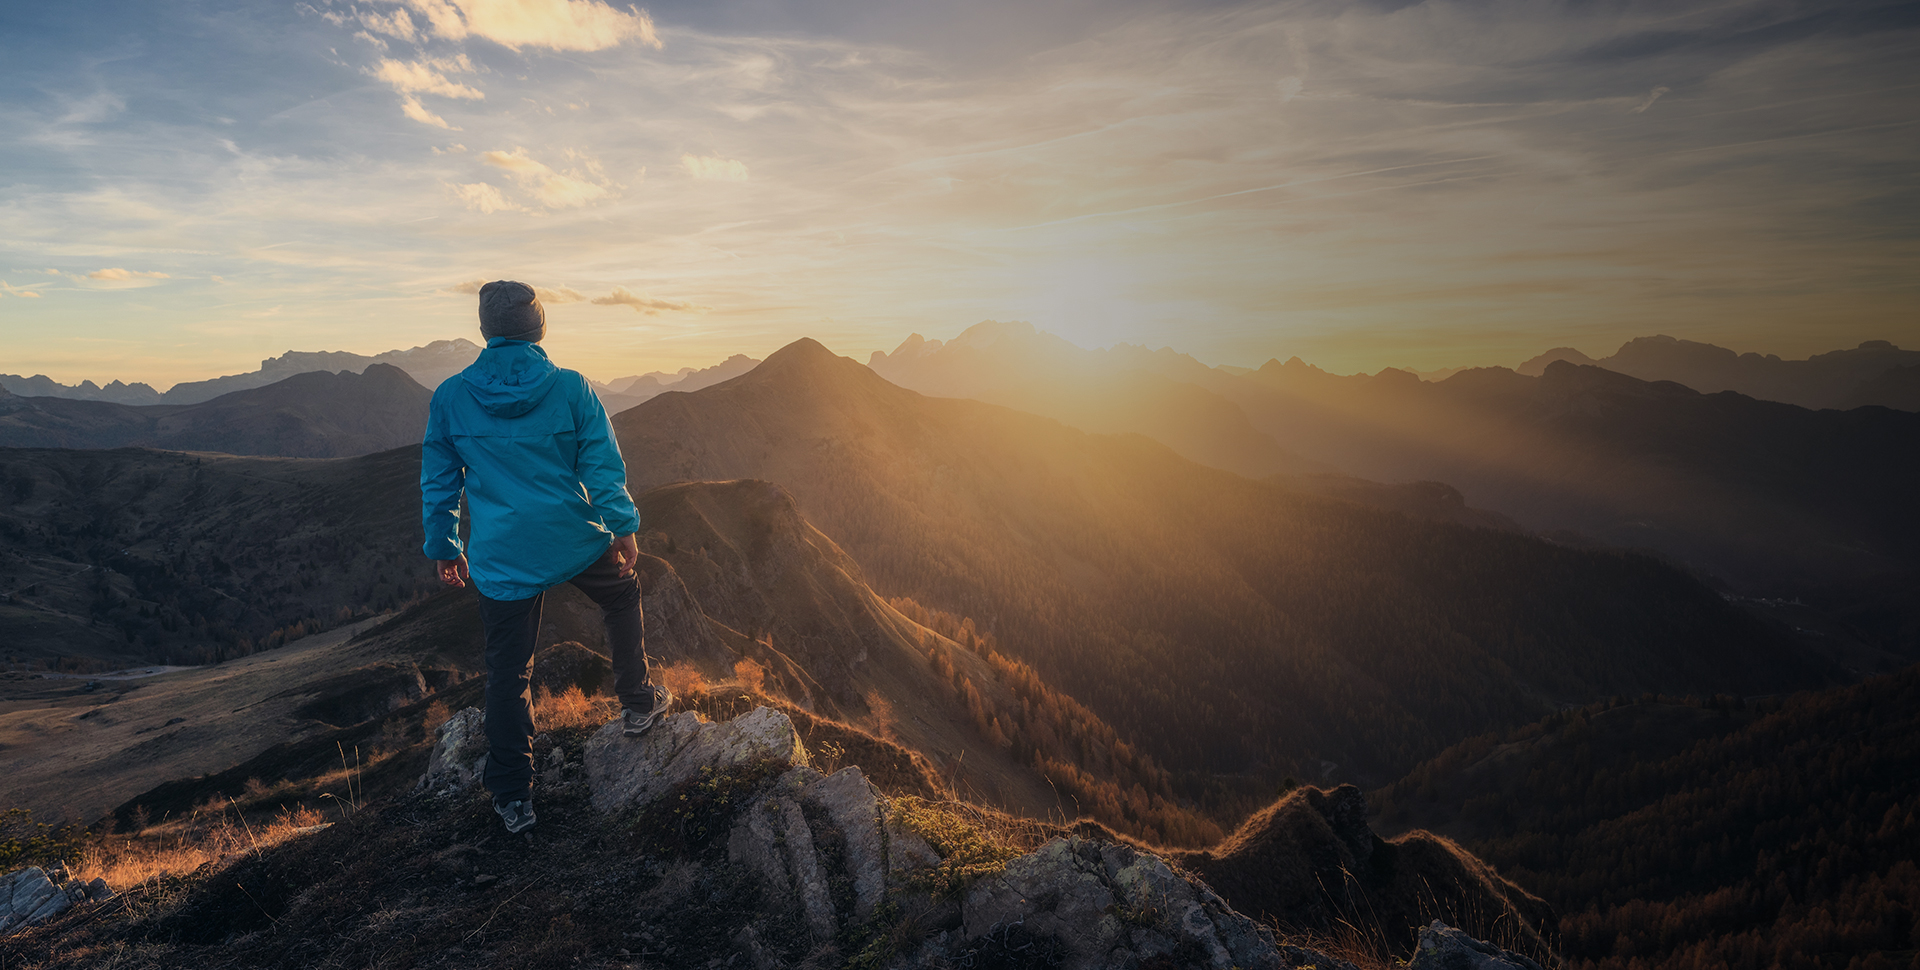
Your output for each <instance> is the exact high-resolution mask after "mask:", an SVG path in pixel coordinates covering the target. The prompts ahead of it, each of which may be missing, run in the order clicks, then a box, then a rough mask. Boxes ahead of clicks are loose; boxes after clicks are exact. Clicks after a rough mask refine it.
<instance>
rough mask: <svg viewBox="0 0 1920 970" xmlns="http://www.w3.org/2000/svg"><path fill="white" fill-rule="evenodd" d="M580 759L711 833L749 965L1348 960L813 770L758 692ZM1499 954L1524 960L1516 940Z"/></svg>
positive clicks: (460, 789) (463, 737)
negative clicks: (715, 714) (730, 712)
mask: <svg viewBox="0 0 1920 970" xmlns="http://www.w3.org/2000/svg"><path fill="white" fill-rule="evenodd" d="M478 720H479V712H478V711H473V710H469V711H464V712H461V713H460V714H457V715H455V716H454V717H453V718H452V719H450V720H449V721H448V722H447V724H446V725H445V726H444V727H443V728H442V729H441V735H440V743H439V746H438V747H437V748H436V750H435V752H434V755H433V758H432V762H431V766H430V767H429V770H428V773H427V775H426V776H425V777H424V778H423V779H422V787H423V788H426V789H429V790H433V791H437V792H439V793H440V794H441V795H442V796H443V797H469V798H470V797H473V796H472V794H471V788H472V786H473V785H474V784H475V782H476V777H475V776H476V774H477V772H476V771H475V768H477V766H478V765H477V762H478V760H479V759H480V758H483V757H484V752H485V739H484V738H483V737H481V736H480V735H479V732H478V730H477V727H478ZM581 760H582V763H583V769H584V774H585V778H586V782H587V785H588V787H589V788H590V790H591V802H592V805H593V807H594V808H595V809H596V810H598V811H599V812H601V813H603V814H604V815H605V816H606V817H608V818H609V819H618V818H638V819H639V820H640V821H641V822H642V823H647V822H652V823H654V824H661V823H668V824H679V825H680V826H682V827H683V828H684V827H685V826H687V825H689V824H697V825H701V826H711V827H713V828H714V829H715V830H716V831H715V834H714V835H713V842H714V844H715V845H716V846H719V845H724V855H723V856H722V855H718V854H716V856H715V859H716V861H718V860H720V859H724V864H725V866H727V867H730V868H731V869H732V870H734V875H735V876H736V877H737V878H742V879H745V880H747V881H748V882H749V883H751V884H752V885H753V886H754V887H755V888H756V891H757V893H758V895H759V897H760V899H761V900H762V902H763V907H762V908H761V909H760V911H759V912H757V913H740V914H736V920H737V924H738V925H736V926H731V927H728V928H727V934H728V935H729V937H730V939H731V940H732V941H733V945H734V947H735V948H736V949H737V951H738V953H740V954H744V955H745V956H746V957H747V958H748V960H749V963H750V965H751V966H753V967H756V968H771V967H781V966H787V965H791V964H798V963H802V962H811V963H815V964H819V963H821V962H823V961H824V962H826V963H829V964H832V963H835V962H845V963H849V964H851V965H860V966H874V967H881V966H884V967H901V968H907V967H913V968H923V967H924V968H933V967H950V966H1019V967H1026V966H1032V967H1041V966H1047V967H1069V968H1106V967H1115V968H1118V967H1207V968H1219V970H1226V968H1229V967H1239V968H1248V970H1252V968H1264V970H1275V968H1280V967H1300V966H1308V965H1313V966H1319V967H1327V968H1348V970H1351V968H1350V965H1348V964H1346V963H1344V962H1343V961H1340V960H1337V959H1334V958H1333V957H1330V956H1328V955H1327V954H1324V953H1320V952H1317V951H1313V950H1309V949H1305V948H1301V947H1296V946H1291V945H1286V944H1284V943H1283V942H1281V941H1279V940H1277V939H1276V938H1275V936H1274V933H1273V930H1272V929H1271V928H1270V927H1269V926H1267V925H1264V924H1262V923H1259V922H1256V921H1254V920H1252V919H1250V918H1248V917H1247V916H1245V915H1243V914H1241V913H1240V912H1238V911H1236V910H1235V909H1233V907H1232V906H1230V905H1229V904H1228V903H1227V901H1226V900H1225V899H1223V898H1222V897H1221V896H1220V895H1219V894H1217V893H1216V892H1214V891H1213V889H1212V888H1210V887H1209V886H1208V885H1207V884H1206V883H1204V882H1202V881H1200V879H1198V878H1196V877H1195V876H1193V875H1191V874H1189V873H1187V872H1183V871H1181V870H1179V869H1176V868H1175V867H1174V866H1173V865H1170V864H1169V862H1168V861H1167V860H1166V859H1164V858H1162V857H1160V856H1158V855H1155V854H1153V853H1151V852H1147V851H1142V850H1141V849H1139V848H1136V847H1134V846H1130V845H1125V844H1120V843H1117V842H1113V841H1109V840H1104V839H1096V838H1083V837H1079V836H1073V835H1069V836H1065V837H1059V838H1053V839H1050V840H1048V841H1046V842H1045V843H1044V844H1042V845H1040V846H1039V847H1038V848H1037V849H1034V850H1033V851H1030V852H1026V853H1024V854H1018V853H1016V852H1013V851H1006V852H1001V853H995V852H993V851H991V850H987V851H984V852H983V851H982V848H981V844H980V841H979V833H978V832H975V831H968V830H967V829H968V827H967V825H966V824H965V822H964V820H956V819H955V818H954V817H952V816H951V815H950V814H947V813H946V812H945V811H944V810H942V809H941V808H939V807H938V806H932V805H929V804H928V803H925V802H921V801H919V800H917V799H893V798H889V797H888V796H886V795H885V794H884V793H882V792H880V791H879V790H878V789H876V788H875V787H874V786H873V785H872V784H871V783H869V782H868V780H867V779H866V777H865V776H864V775H863V774H862V772H861V770H860V769H859V768H858V767H852V766H849V767H845V768H841V769H840V770H838V771H836V772H834V773H832V774H822V773H820V772H819V771H817V770H815V769H814V768H813V767H812V765H811V764H810V763H809V758H808V754H807V751H806V747H805V745H803V744H802V743H801V740H800V738H799V736H798V735H797V734H796V733H795V731H794V728H793V724H792V722H791V721H790V720H788V718H787V717H786V716H785V715H783V714H780V713H778V712H776V711H773V710H770V709H768V708H765V707H761V708H756V709H754V710H753V711H751V712H749V713H747V714H745V715H742V716H740V717H737V718H735V719H733V720H731V721H725V722H719V723H709V722H706V721H704V720H702V719H701V718H700V717H699V716H698V715H696V714H694V713H693V712H682V713H680V714H676V715H674V716H673V717H671V718H669V719H667V720H666V721H665V722H663V723H662V724H661V725H660V726H659V727H657V728H655V729H654V730H653V731H652V732H650V733H649V734H647V735H646V736H644V737H640V738H628V737H625V736H623V735H622V734H621V729H620V725H619V724H618V723H613V724H609V725H607V726H606V727H604V728H602V729H601V730H600V731H599V732H598V733H597V734H595V735H593V736H592V737H591V738H590V739H589V740H588V741H587V742H586V743H585V745H584V749H583V752H582V758H581ZM536 797H537V796H536ZM689 800H692V801H693V802H695V803H699V804H702V805H707V806H711V805H713V804H715V803H716V802H718V803H723V804H726V805H728V806H731V807H730V809H728V810H727V811H724V812H721V813H719V814H718V816H717V817H716V815H715V814H714V813H711V812H709V813H706V814H704V815H701V816H700V817H699V820H698V821H697V822H696V821H695V814H694V813H693V812H692V810H689V809H685V808H683V807H682V806H684V805H686V804H687V803H688V801H689ZM1321 801H1322V802H1325V803H1326V806H1325V807H1326V808H1327V811H1328V815H1329V819H1330V821H1329V823H1328V824H1330V825H1332V826H1336V827H1338V828H1339V829H1340V830H1341V831H1342V832H1344V833H1345V835H1347V836H1348V837H1349V838H1347V839H1346V840H1345V841H1346V842H1350V843H1351V847H1350V852H1351V853H1352V854H1356V855H1359V856H1363V857H1364V856H1366V855H1367V854H1369V853H1370V852H1371V851H1372V850H1373V848H1374V845H1373V843H1374V841H1375V840H1374V839H1373V838H1372V835H1371V833H1370V832H1367V831H1366V826H1365V820H1364V818H1365V804H1364V801H1357V800H1355V799H1353V798H1350V797H1346V792H1345V790H1344V789H1343V790H1342V791H1341V792H1336V793H1332V794H1330V795H1324V796H1322V798H1321ZM1349 816H1351V817H1349ZM722 830H723V831H724V835H722V834H720V831H722ZM717 851H718V850H716V852H717ZM1346 861H1350V862H1351V861H1353V860H1346ZM1360 864H1362V865H1364V861H1362V862H1361V863H1360ZM1301 875H1302V876H1303V877H1306V878H1311V876H1312V872H1311V871H1310V870H1309V871H1307V872H1303V873H1301ZM1442 929H1444V927H1437V928H1434V929H1431V930H1430V931H1429V934H1428V935H1429V936H1433V937H1434V940H1436V941H1439V942H1436V943H1435V945H1434V946H1433V947H1428V949H1433V950H1434V956H1433V957H1432V958H1431V959H1430V960H1429V962H1432V960H1438V959H1441V957H1443V956H1444V960H1441V962H1439V963H1434V964H1433V965H1435V966H1454V965H1456V964H1457V965H1460V966H1466V965H1468V964H1465V963H1458V961H1459V960H1464V959H1466V958H1467V957H1466V956H1463V954H1466V955H1473V956H1479V957H1483V958H1487V957H1489V956H1490V955H1491V956H1493V957H1499V956H1500V955H1501V954H1503V952H1504V951H1501V950H1499V949H1498V948H1497V947H1492V946H1490V945H1487V944H1481V943H1478V941H1471V938H1469V937H1466V936H1465V935H1464V934H1460V933H1458V931H1448V933H1450V934H1452V935H1446V934H1442V933H1441V930H1442ZM1435 934H1440V935H1435ZM1462 940H1465V941H1469V942H1468V943H1462V942H1460V941H1462ZM1442 943H1444V944H1446V946H1447V948H1446V949H1445V952H1444V953H1442V952H1441V948H1440V947H1441V944H1442ZM1469 943H1470V944H1471V945H1469ZM1423 946H1425V943H1424V942H1423ZM1475 947H1478V949H1475ZM1507 956H1511V955H1510V954H1509V955H1507ZM829 957H830V958H829ZM1510 962H1511V963H1512V965H1513V966H1516V967H1524V966H1528V964H1527V963H1526V962H1525V958H1523V957H1514V958H1513V959H1512V960H1511V961H1510Z"/></svg>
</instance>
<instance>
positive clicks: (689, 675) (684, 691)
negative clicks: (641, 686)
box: [652, 663, 708, 697]
mask: <svg viewBox="0 0 1920 970" xmlns="http://www.w3.org/2000/svg"><path fill="white" fill-rule="evenodd" d="M652 676H653V680H654V682H655V683H657V684H661V685H663V686H665V687H666V688H667V689H668V690H670V691H673V696H675V697H686V696H689V695H691V694H693V693H695V692H697V691H704V690H706V689H707V686H708V684H707V678H706V677H705V676H704V675H702V674H701V673H700V671H699V670H697V669H695V668H694V666H693V665H692V664H685V663H680V664H667V665H665V666H656V667H654V668H653V671H652Z"/></svg>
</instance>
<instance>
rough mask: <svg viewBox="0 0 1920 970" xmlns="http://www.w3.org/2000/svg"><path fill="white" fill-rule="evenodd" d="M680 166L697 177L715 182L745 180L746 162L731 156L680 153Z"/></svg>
mask: <svg viewBox="0 0 1920 970" xmlns="http://www.w3.org/2000/svg"><path fill="white" fill-rule="evenodd" d="M680 167H681V168H684V169H686V171H687V174H688V175H691V176H693V177H694V178H697V179H705V180H708V181H715V182H745V181H746V180H747V166H746V163H744V162H741V161H738V160H736V159H732V158H720V157H717V156H710V155H682V156H680Z"/></svg>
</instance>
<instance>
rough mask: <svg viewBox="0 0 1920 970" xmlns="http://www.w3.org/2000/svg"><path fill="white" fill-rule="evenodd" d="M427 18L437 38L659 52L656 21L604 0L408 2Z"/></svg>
mask: <svg viewBox="0 0 1920 970" xmlns="http://www.w3.org/2000/svg"><path fill="white" fill-rule="evenodd" d="M406 3H407V5H408V6H409V7H412V8H413V9H414V10H417V11H419V12H420V13H421V14H422V15H423V16H425V17H426V18H427V23H428V25H429V26H430V27H431V28H432V30H433V33H434V34H435V35H437V36H440V37H444V38H446V39H448V40H462V39H464V38H466V37H467V36H468V35H469V34H471V35H473V36H476V37H484V38H486V39H487V40H490V41H493V42H494V43H496V44H499V45H501V46H503V47H507V48H509V49H512V50H516V51H517V50H519V49H520V48H522V47H545V48H549V49H552V50H561V51H597V50H605V49H606V48H609V47H617V46H619V45H620V44H623V43H626V42H627V41H635V42H638V43H641V44H645V45H647V46H649V47H652V48H655V49H658V48H659V47H660V37H659V35H658V34H657V33H655V32H654V29H653V18H652V17H650V16H648V15H647V12H646V11H644V10H635V9H633V8H631V7H629V8H628V11H627V12H621V11H619V10H615V9H614V8H613V7H611V6H608V5H607V4H605V3H602V2H600V0H406Z"/></svg>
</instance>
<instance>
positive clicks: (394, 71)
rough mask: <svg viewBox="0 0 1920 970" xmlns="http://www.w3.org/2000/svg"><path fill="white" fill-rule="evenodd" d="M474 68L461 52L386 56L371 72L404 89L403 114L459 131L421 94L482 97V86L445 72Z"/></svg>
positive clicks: (402, 97) (483, 96)
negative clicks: (422, 56)
mask: <svg viewBox="0 0 1920 970" xmlns="http://www.w3.org/2000/svg"><path fill="white" fill-rule="evenodd" d="M409 23H411V21H409ZM473 70H474V67H473V62H472V61H470V60H468V59H467V55H465V54H461V55H460V56H458V57H430V58H427V59H425V60H421V61H396V60H393V59H391V58H385V57H383V58H381V59H380V63H379V64H378V65H377V66H375V67H374V68H372V69H370V70H368V71H367V73H368V74H370V75H372V76H374V77H375V78H378V79H380V80H382V81H385V82H386V83H387V84H388V85H390V86H391V87H392V88H393V89H394V90H395V91H398V92H400V112H401V113H402V114H404V115H406V116H407V117H409V118H412V119H413V120H415V121H418V122H420V123H421V124H423V125H432V126H434V127H435V128H445V129H448V130H449V131H458V130H459V129H458V128H456V127H454V126H453V125H451V124H448V123H447V119H445V118H442V117H440V116H439V115H437V114H434V113H433V112H432V111H429V110H427V106H426V105H423V104H421V103H420V98H419V95H421V94H437V95H440V96H441V97H445V98H463V99H466V100H469V101H479V100H481V99H483V98H485V97H486V94H484V93H482V92H481V91H480V90H479V89H478V88H475V87H471V86H469V85H465V84H461V83H460V82H458V81H455V80H452V79H450V78H448V77H447V75H446V73H445V72H457V73H463V74H471V73H473Z"/></svg>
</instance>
